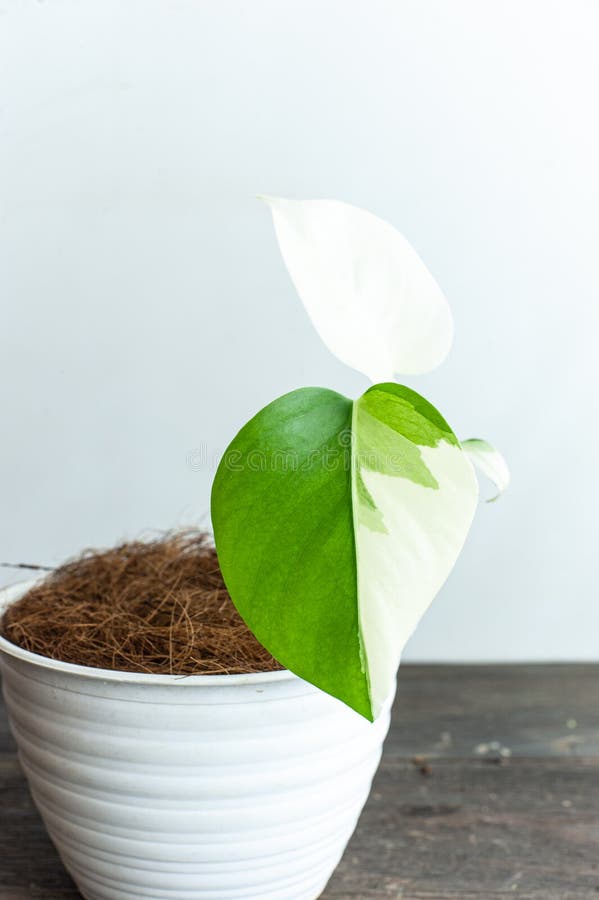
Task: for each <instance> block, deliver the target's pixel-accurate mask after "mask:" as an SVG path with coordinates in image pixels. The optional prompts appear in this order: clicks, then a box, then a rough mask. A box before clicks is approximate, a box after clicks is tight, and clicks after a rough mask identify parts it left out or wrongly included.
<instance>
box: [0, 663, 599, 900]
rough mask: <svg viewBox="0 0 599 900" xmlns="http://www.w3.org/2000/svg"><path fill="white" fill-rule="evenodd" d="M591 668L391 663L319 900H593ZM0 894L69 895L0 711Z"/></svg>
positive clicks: (596, 686) (597, 820)
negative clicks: (381, 740)
mask: <svg viewBox="0 0 599 900" xmlns="http://www.w3.org/2000/svg"><path fill="white" fill-rule="evenodd" d="M598 701H599V665H542V666H528V665H527V666H404V667H402V669H401V672H400V679H399V689H398V697H397V701H396V704H395V708H394V714H393V722H392V727H391V731H390V733H389V737H388V739H387V743H386V746H385V753H384V757H383V762H382V764H381V768H380V770H379V772H378V775H377V777H376V779H375V783H374V786H373V791H372V794H371V797H370V800H369V802H368V804H367V806H366V809H365V810H364V813H363V815H362V818H361V820H360V825H359V827H358V830H357V831H356V834H355V835H354V837H353V839H352V841H351V843H350V845H349V847H348V850H347V852H346V854H345V857H344V859H343V861H342V863H341V865H340V866H339V868H338V870H337V872H336V873H335V875H334V876H333V878H332V880H331V882H330V884H329V886H328V888H327V890H326V891H325V893H324V894H323V897H322V900H358V898H360V900H374V898H386V900H433V898H435V900H438V898H441V900H443V898H447V900H458V898H460V900H473V898H477V900H493V898H499V897H508V896H510V897H517V898H520V900H533V898H534V900H575V898H576V900H578V898H581V900H582V898H597V900H599V854H598V852H597V850H598V846H599V702H598ZM0 789H1V796H2V803H1V807H0V900H34V898H35V900H37V898H39V900H67V898H68V900H76V898H79V894H78V892H77V891H76V889H75V887H74V886H73V884H72V882H71V881H70V879H69V878H68V876H67V875H66V873H65V872H64V871H63V869H62V867H61V864H60V862H59V860H58V857H57V855H56V852H55V851H54V849H53V847H52V845H51V843H50V841H49V840H48V838H47V837H46V834H45V831H44V829H43V826H42V824H41V821H40V820H39V817H38V815H37V813H36V811H35V809H34V808H33V805H32V803H31V801H30V799H29V795H28V792H27V789H26V785H25V782H24V779H23V776H22V775H21V772H20V769H19V766H18V762H17V759H16V754H15V748H14V743H13V741H12V738H11V737H10V735H9V733H8V728H7V724H6V716H5V713H4V710H3V708H2V710H1V711H0Z"/></svg>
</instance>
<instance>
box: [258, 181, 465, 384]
mask: <svg viewBox="0 0 599 900" xmlns="http://www.w3.org/2000/svg"><path fill="white" fill-rule="evenodd" d="M264 199H265V200H266V202H267V203H269V205H270V207H271V210H272V215H273V220H274V225H275V231H276V234H277V238H278V241H279V246H280V248H281V253H282V255H283V259H284V261H285V264H286V266H287V269H288V270H289V274H290V275H291V279H292V281H293V283H294V284H295V287H296V289H297V292H298V294H299V296H300V298H301V300H302V302H303V304H304V306H305V308H306V311H307V313H308V315H309V316H310V318H311V320H312V323H313V324H314V327H315V328H316V330H317V332H318V334H319V335H320V337H321V338H322V340H323V341H324V342H325V344H326V345H327V347H328V348H329V350H330V351H331V352H332V353H334V354H335V356H337V357H338V358H339V359H340V360H342V362H344V363H346V364H347V365H349V366H352V368H354V369H357V370H358V371H359V372H363V373H364V374H365V375H367V376H368V377H369V378H370V379H371V380H372V381H373V382H376V381H382V380H392V379H393V376H394V375H395V374H396V373H401V374H404V375H408V374H409V375H418V374H420V373H422V372H428V371H429V370H430V369H434V368H435V367H436V366H438V365H439V363H441V362H443V360H444V359H445V357H446V356H447V353H448V352H449V348H450V346H451V342H452V338H453V320H452V316H451V311H450V309H449V305H448V303H447V300H446V299H445V297H444V295H443V293H442V292H441V289H440V287H439V285H438V284H437V282H436V281H435V279H434V278H433V276H432V275H431V274H430V272H429V271H428V269H427V268H426V266H425V265H424V263H423V262H422V260H421V259H420V257H419V256H418V254H417V253H416V251H415V250H414V248H413V247H412V246H411V245H410V244H409V243H408V241H407V240H406V239H405V238H404V237H403V235H401V234H400V233H399V232H398V231H396V229H395V228H393V227H392V226H391V225H389V224H388V223H387V222H384V221H383V220H382V219H379V218H378V217H377V216H375V215H373V214H372V213H370V212H366V211H365V210H362V209H358V208H357V207H355V206H350V205H349V204H348V203H339V202H338V201H336V200H286V199H283V198H277V197H266V198H264Z"/></svg>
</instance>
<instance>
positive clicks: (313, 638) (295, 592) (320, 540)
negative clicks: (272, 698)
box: [212, 384, 478, 719]
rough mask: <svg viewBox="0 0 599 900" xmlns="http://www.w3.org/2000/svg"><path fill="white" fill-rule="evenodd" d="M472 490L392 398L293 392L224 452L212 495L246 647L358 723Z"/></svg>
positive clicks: (439, 441)
mask: <svg viewBox="0 0 599 900" xmlns="http://www.w3.org/2000/svg"><path fill="white" fill-rule="evenodd" d="M477 497H478V486H477V481H476V477H475V475H474V471H473V468H472V466H471V464H470V462H469V460H468V458H467V456H466V455H465V454H464V453H463V452H462V449H461V447H460V444H459V442H458V440H457V438H456V437H455V435H454V433H453V432H452V431H451V429H450V427H449V426H448V425H447V423H446V422H445V420H444V419H443V418H442V416H441V415H440V414H439V413H438V412H437V411H436V410H435V409H434V407H433V406H431V405H430V404H429V403H428V402H427V401H426V400H425V399H424V398H423V397H421V396H420V395H418V394H417V393H415V392H414V391H412V390H410V389H409V388H406V387H402V386H401V385H398V384H379V385H375V386H374V387H372V388H370V390H368V391H366V393H365V394H364V395H363V396H362V397H360V399H359V400H357V401H355V402H352V401H351V400H349V399H348V398H346V397H343V396H342V395H341V394H338V393H335V392H334V391H330V390H326V389H324V388H304V389H301V390H298V391H293V392H292V393H290V394H286V395H284V396H283V397H280V398H279V399H278V400H275V401H274V402H273V403H270V404H269V405H268V406H267V407H265V408H264V409H263V410H262V411H261V412H259V413H258V414H257V415H256V416H255V417H254V418H253V419H251V420H250V421H249V422H248V423H247V424H246V425H245V426H244V428H242V429H241V431H240V432H239V434H238V435H237V436H236V438H235V439H234V440H233V441H232V443H231V444H230V446H229V448H228V450H227V451H226V453H225V455H224V457H223V459H222V460H221V463H220V465H219V468H218V471H217V474H216V477H215V480H214V485H213V491H212V521H213V526H214V535H215V540H216V547H217V551H218V557H219V562H220V565H221V569H222V571H223V575H224V578H225V582H226V584H227V587H228V589H229V592H230V594H231V597H232V599H233V602H234V603H235V605H236V606H237V609H238V610H239V612H240V613H241V615H242V617H243V618H244V619H245V621H246V622H247V624H248V626H249V627H250V629H251V630H252V631H253V632H254V634H255V635H256V637H257V638H258V640H260V641H261V643H262V644H263V645H264V646H265V647H267V649H268V650H270V652H271V653H272V654H273V655H274V656H275V657H276V658H277V659H278V660H279V661H280V662H281V663H282V664H283V665H285V666H286V667H287V668H289V669H291V670H292V671H293V672H295V673H296V674H297V675H299V676H300V677H301V678H304V679H306V680H307V681H309V682H311V683H313V684H315V685H316V686H318V687H319V688H321V689H322V690H324V691H327V692H328V693H330V694H332V695H333V696H335V697H338V698H339V699H340V700H342V701H344V702H345V703H347V704H348V705H349V706H351V707H352V708H353V709H355V710H357V711H358V712H359V713H361V714H362V715H364V716H366V717H367V718H368V719H373V718H375V717H376V715H377V714H378V713H379V711H380V709H381V707H382V705H383V703H384V701H385V699H386V698H387V696H388V695H389V693H390V691H391V690H392V686H393V682H394V679H395V674H396V670H397V666H398V665H399V659H400V655H401V652H402V649H403V647H404V645H405V643H406V641H407V640H408V638H409V637H410V635H411V634H412V632H413V630H414V628H415V626H416V624H417V623H418V621H419V619H420V618H421V616H422V615H423V613H424V612H425V610H426V609H427V607H428V605H429V604H430V602H431V600H432V599H433V597H434V595H435V594H436V593H437V591H438V590H439V588H440V587H441V585H442V584H443V582H444V581H445V579H446V577H447V575H448V574H449V572H450V570H451V568H452V567H453V564H454V562H455V560H456V558H457V556H458V554H459V552H460V549H461V547H462V545H463V543H464V540H465V537H466V534H467V532H468V529H469V527H470V523H471V520H472V517H473V514H474V510H475V506H476V502H477Z"/></svg>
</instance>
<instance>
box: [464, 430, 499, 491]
mask: <svg viewBox="0 0 599 900" xmlns="http://www.w3.org/2000/svg"><path fill="white" fill-rule="evenodd" d="M461 444H462V450H464V451H465V452H466V453H467V454H468V457H469V458H470V461H471V462H472V463H473V465H474V466H476V468H477V469H479V470H480V471H481V472H482V473H483V475H486V477H487V478H488V479H490V481H492V482H493V484H494V485H495V487H496V488H497V494H496V495H495V496H494V497H490V498H489V499H488V500H487V503H492V502H493V501H494V500H497V498H498V497H500V496H501V494H503V492H504V491H505V489H506V488H507V486H508V485H509V483H510V470H509V469H508V466H507V463H506V461H505V459H504V458H503V456H502V455H501V453H500V452H499V451H498V450H496V449H495V448H494V447H493V446H491V444H489V443H488V441H483V440H482V439H481V438H470V439H469V440H467V441H462V442H461Z"/></svg>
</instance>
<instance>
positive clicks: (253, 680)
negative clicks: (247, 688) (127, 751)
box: [0, 576, 297, 687]
mask: <svg viewBox="0 0 599 900" xmlns="http://www.w3.org/2000/svg"><path fill="white" fill-rule="evenodd" d="M43 577H44V576H40V577H39V578H32V579H29V580H27V581H20V582H17V583H16V584H11V585H7V586H6V587H4V588H0V616H2V614H3V613H4V611H5V610H6V609H7V608H8V607H9V606H10V604H11V603H12V602H13V601H14V600H17V599H18V598H19V597H21V596H22V595H23V594H24V593H26V591H28V590H29V589H30V588H31V587H33V585H34V584H35V583H36V582H37V581H40V580H41V578H43ZM0 652H1V653H6V654H7V655H8V656H12V657H14V658H15V659H21V660H24V661H25V662H28V663H31V664H33V665H35V666H39V667H41V668H44V669H53V670H54V671H58V672H64V673H65V674H71V675H78V676H80V677H83V678H91V679H94V680H96V681H116V682H128V683H129V684H132V683H133V684H149V685H159V684H172V685H178V686H182V687H187V686H189V687H194V686H195V687H200V686H201V687H210V686H214V687H216V686H218V687H230V686H233V685H237V684H265V683H269V682H273V681H289V680H290V679H293V678H296V677H297V676H296V675H294V674H293V672H290V671H289V669H276V670H275V671H274V672H246V673H244V674H239V675H167V674H158V673H154V672H121V671H119V670H118V669H98V668H95V667H93V666H81V665H78V664H77V663H69V662H63V661H62V660H60V659H51V658H50V657H49V656H42V655H41V654H40V653H32V652H31V650H24V649H23V647H19V646H18V645H17V644H13V643H12V642H11V641H8V640H7V639H6V638H5V637H3V636H2V635H0Z"/></svg>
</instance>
